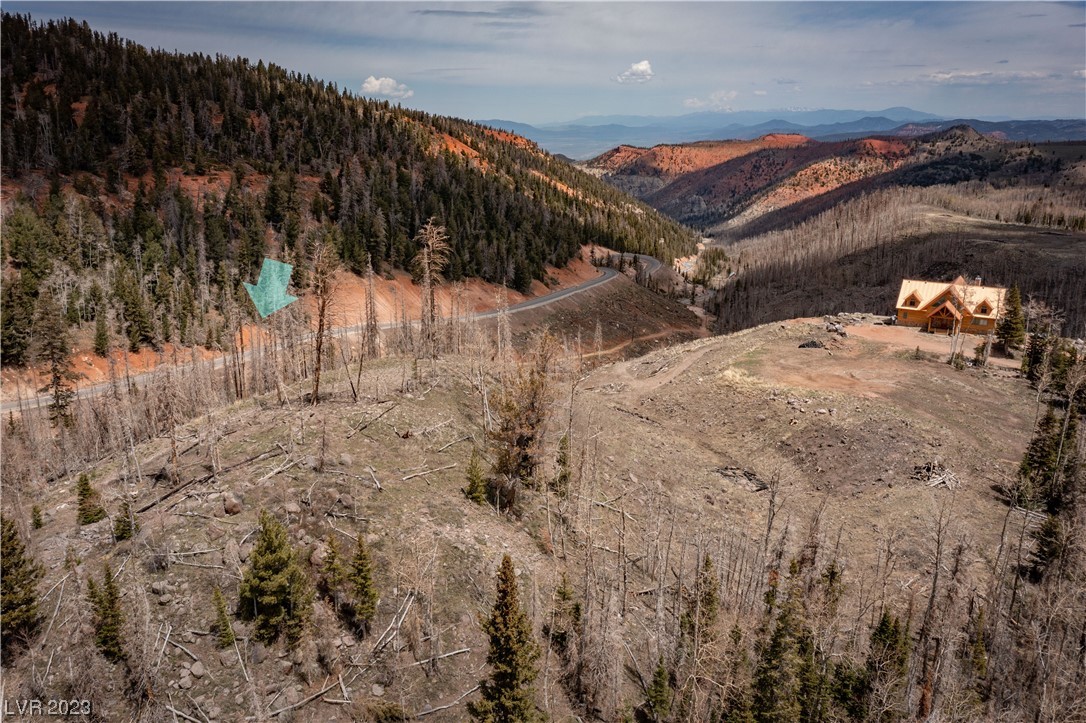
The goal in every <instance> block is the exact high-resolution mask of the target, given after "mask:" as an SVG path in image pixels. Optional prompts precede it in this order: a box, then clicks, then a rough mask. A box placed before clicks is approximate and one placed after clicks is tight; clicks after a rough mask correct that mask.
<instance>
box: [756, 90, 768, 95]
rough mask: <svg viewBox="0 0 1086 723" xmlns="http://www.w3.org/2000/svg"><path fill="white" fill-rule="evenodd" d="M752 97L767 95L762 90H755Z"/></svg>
mask: <svg viewBox="0 0 1086 723" xmlns="http://www.w3.org/2000/svg"><path fill="white" fill-rule="evenodd" d="M754 95H768V94H767V93H766V92H765V91H764V90H756V91H754Z"/></svg>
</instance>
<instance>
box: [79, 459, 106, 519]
mask: <svg viewBox="0 0 1086 723" xmlns="http://www.w3.org/2000/svg"><path fill="white" fill-rule="evenodd" d="M75 493H76V497H77V500H78V506H77V508H76V518H77V519H78V521H79V524H80V525H90V524H93V523H95V522H97V521H98V520H100V519H102V518H104V517H105V516H106V511H105V509H103V508H102V504H101V501H100V498H99V496H98V490H96V489H94V487H92V486H91V482H90V477H88V476H87V473H86V472H83V473H81V474H80V475H79V481H78V482H77V483H76V486H75Z"/></svg>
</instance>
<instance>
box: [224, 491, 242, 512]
mask: <svg viewBox="0 0 1086 723" xmlns="http://www.w3.org/2000/svg"><path fill="white" fill-rule="evenodd" d="M222 509H223V511H224V512H225V513H226V514H228V515H236V514H238V513H239V512H241V500H239V499H238V498H237V497H235V496H234V495H232V494H230V495H224V496H223V498H222Z"/></svg>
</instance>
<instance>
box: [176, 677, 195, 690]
mask: <svg viewBox="0 0 1086 723" xmlns="http://www.w3.org/2000/svg"><path fill="white" fill-rule="evenodd" d="M177 687H178V688H180V689H181V690H188V689H189V688H191V687H192V678H190V677H189V676H187V675H182V676H181V680H179V681H177Z"/></svg>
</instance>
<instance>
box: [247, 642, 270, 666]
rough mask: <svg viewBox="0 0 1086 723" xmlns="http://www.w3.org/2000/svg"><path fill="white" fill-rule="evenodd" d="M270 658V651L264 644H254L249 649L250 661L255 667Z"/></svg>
mask: <svg viewBox="0 0 1086 723" xmlns="http://www.w3.org/2000/svg"><path fill="white" fill-rule="evenodd" d="M267 658H268V649H267V648H265V647H264V645H263V644H262V643H253V644H252V647H250V648H249V659H250V660H251V661H253V664H254V665H260V664H261V663H263V662H264V661H265V660H267Z"/></svg>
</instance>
